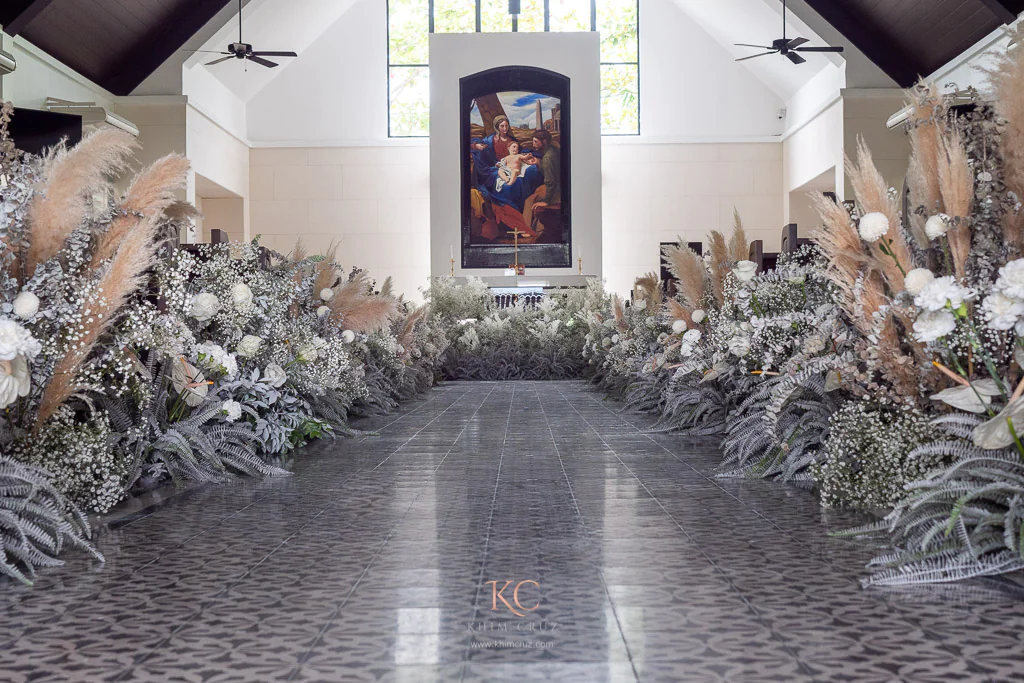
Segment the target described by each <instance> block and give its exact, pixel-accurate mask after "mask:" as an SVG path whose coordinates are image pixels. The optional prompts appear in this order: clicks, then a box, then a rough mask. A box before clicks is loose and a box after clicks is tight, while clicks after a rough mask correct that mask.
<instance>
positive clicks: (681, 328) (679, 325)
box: [672, 320, 686, 334]
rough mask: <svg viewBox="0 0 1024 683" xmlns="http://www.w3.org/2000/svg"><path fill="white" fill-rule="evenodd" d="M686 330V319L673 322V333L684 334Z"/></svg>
mask: <svg viewBox="0 0 1024 683" xmlns="http://www.w3.org/2000/svg"><path fill="white" fill-rule="evenodd" d="M683 332H686V321H685V320H676V321H674V322H673V323H672V334H682V333H683Z"/></svg>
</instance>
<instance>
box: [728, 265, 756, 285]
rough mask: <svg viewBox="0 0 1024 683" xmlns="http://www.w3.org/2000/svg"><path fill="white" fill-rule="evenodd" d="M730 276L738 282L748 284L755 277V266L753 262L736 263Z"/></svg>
mask: <svg viewBox="0 0 1024 683" xmlns="http://www.w3.org/2000/svg"><path fill="white" fill-rule="evenodd" d="M732 274H733V275H735V276H736V279H737V280H739V281H740V282H750V281H751V280H753V279H754V276H755V275H757V264H756V263H754V262H753V261H738V262H737V263H736V265H735V266H733V268H732Z"/></svg>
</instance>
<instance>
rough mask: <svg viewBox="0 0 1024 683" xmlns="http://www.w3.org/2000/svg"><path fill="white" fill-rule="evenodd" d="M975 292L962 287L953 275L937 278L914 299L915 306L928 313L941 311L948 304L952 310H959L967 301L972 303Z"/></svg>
mask: <svg viewBox="0 0 1024 683" xmlns="http://www.w3.org/2000/svg"><path fill="white" fill-rule="evenodd" d="M973 297H974V292H973V291H971V290H970V289H968V288H966V287H963V286H961V285H960V284H959V283H958V282H957V281H956V278H954V277H953V276H952V275H947V276H946V277H937V278H935V279H934V280H932V281H931V282H929V283H928V284H927V285H925V286H924V287H923V288H921V292H920V293H919V294H918V295H917V296H916V297H914V304H915V305H916V306H917V307H918V308H922V309H924V310H926V311H941V310H942V309H944V308H945V307H946V305H947V304H948V305H949V306H950V307H951V308H959V307H960V305H961V304H963V302H965V301H970V300H971V299H972V298H973Z"/></svg>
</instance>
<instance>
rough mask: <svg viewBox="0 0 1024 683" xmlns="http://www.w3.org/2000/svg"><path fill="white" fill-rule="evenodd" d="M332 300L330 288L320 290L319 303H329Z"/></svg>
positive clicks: (332, 292)
mask: <svg viewBox="0 0 1024 683" xmlns="http://www.w3.org/2000/svg"><path fill="white" fill-rule="evenodd" d="M333 298H334V290H333V289H331V288H330V287H324V288H323V289H321V290H320V300H321V301H330V300H331V299H333Z"/></svg>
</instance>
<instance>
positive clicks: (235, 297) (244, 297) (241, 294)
mask: <svg viewBox="0 0 1024 683" xmlns="http://www.w3.org/2000/svg"><path fill="white" fill-rule="evenodd" d="M231 303H233V304H234V305H235V308H236V309H238V310H239V311H248V310H249V308H250V307H251V306H252V290H251V289H249V285H247V284H245V283H244V282H236V283H235V286H234V287H232V288H231Z"/></svg>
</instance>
